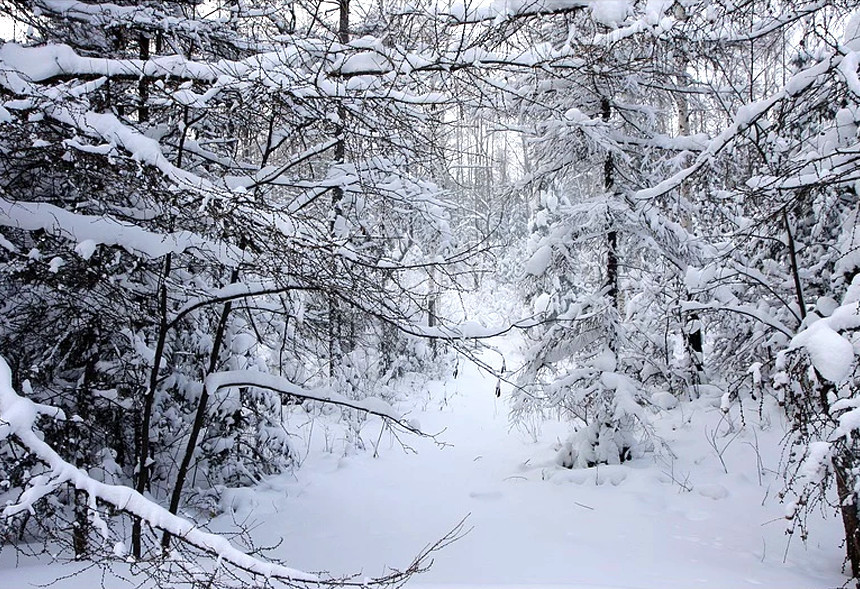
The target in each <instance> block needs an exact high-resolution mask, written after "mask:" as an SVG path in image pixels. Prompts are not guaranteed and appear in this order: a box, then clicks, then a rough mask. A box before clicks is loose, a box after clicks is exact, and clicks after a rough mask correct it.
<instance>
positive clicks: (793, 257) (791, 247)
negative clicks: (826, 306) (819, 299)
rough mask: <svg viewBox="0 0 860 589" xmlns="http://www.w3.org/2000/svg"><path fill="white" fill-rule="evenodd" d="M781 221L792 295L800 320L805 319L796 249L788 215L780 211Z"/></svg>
mask: <svg viewBox="0 0 860 589" xmlns="http://www.w3.org/2000/svg"><path fill="white" fill-rule="evenodd" d="M782 221H783V223H785V233H786V236H787V237H788V257H789V260H790V261H791V277H792V278H793V279H794V294H795V297H796V298H797V309H798V311H799V312H800V320H801V321H803V320H804V319H806V303H805V302H804V300H803V286H802V285H801V284H800V269H799V268H798V266H797V249H796V247H795V243H794V236H793V235H792V234H791V224H790V223H789V222H788V213H787V212H785V211H782Z"/></svg>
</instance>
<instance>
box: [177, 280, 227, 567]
mask: <svg viewBox="0 0 860 589" xmlns="http://www.w3.org/2000/svg"><path fill="white" fill-rule="evenodd" d="M238 280H239V269H238V268H236V269H234V270H233V272H232V274H231V275H230V284H235V283H236V282H237V281H238ZM232 309H233V301H227V302H226V303H224V307H223V308H222V309H221V317H220V318H219V319H218V326H217V327H216V329H215V338H214V340H213V342H212V353H211V354H210V355H209V366H208V368H207V370H206V374H205V376H209V375H210V374H212V373H213V372H215V370H216V369H217V368H218V357H219V356H220V355H221V346H222V345H223V343H224V331H225V330H226V328H227V320H228V319H229V317H230V311H231V310H232ZM203 380H204V383H205V382H206V379H205V377H204V379H203ZM208 404H209V391H207V390H206V386H205V384H204V387H203V390H202V391H201V392H200V399H199V400H198V402H197V412H196V413H195V415H194V423H193V424H192V425H191V433H190V434H189V435H188V443H187V444H186V446H185V453H184V454H183V456H182V462H181V463H180V464H179V470H177V471H176V482H175V483H174V485H173V493H172V494H171V496H170V506H169V507H168V509H169V511H170V513H173V514H176V512H178V511H179V502H180V500H181V499H182V488H183V487H184V486H185V479H186V478H187V477H188V470H189V469H190V467H191V461H192V460H193V458H194V453H195V451H196V450H197V441H198V439H199V438H200V432H201V431H202V430H203V423H204V422H205V420H206V408H207V405H208ZM170 538H171V534H170V532H166V531H165V532H164V535H163V536H162V537H161V549H162V551H163V552H165V553H166V552H167V551H168V550H169V548H170Z"/></svg>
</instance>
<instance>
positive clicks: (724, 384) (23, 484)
mask: <svg viewBox="0 0 860 589" xmlns="http://www.w3.org/2000/svg"><path fill="white" fill-rule="evenodd" d="M0 33H2V39H3V40H2V42H0V501H2V503H3V505H4V507H3V511H2V525H0V546H2V547H3V548H4V549H8V550H20V551H23V552H25V553H39V554H41V553H42V551H44V553H45V554H46V555H48V554H52V555H55V556H56V555H58V554H62V555H66V556H67V557H68V556H69V555H71V556H72V557H73V558H74V559H76V560H81V561H95V562H100V563H105V564H110V563H112V562H113V563H125V565H126V566H127V565H128V564H129V563H132V564H136V565H138V568H137V569H135V571H136V572H135V573H134V574H138V573H141V574H144V575H148V576H149V577H153V578H156V579H158V581H157V582H158V583H161V586H168V585H167V583H175V584H177V585H182V584H183V583H184V584H185V586H201V587H202V586H232V585H231V584H240V585H242V584H244V586H256V585H253V584H254V583H256V584H259V585H261V586H266V585H267V584H272V585H276V586H277V585H278V584H281V585H288V586H310V585H319V584H330V585H336V584H350V583H351V584H356V585H362V586H365V585H368V586H369V585H377V586H381V585H398V584H400V583H402V582H404V581H406V580H407V579H408V578H409V577H410V576H411V575H413V574H414V573H416V572H419V571H420V570H422V569H424V568H425V567H426V566H427V565H428V564H429V562H430V558H431V557H432V555H433V554H434V553H435V552H436V551H437V550H438V549H440V548H442V547H444V546H446V545H447V544H448V543H449V542H451V541H453V540H454V539H456V538H457V537H458V535H459V534H460V532H461V531H462V530H461V529H460V528H455V529H454V530H453V531H452V532H451V533H450V534H449V535H440V536H439V538H440V539H439V541H438V543H436V544H431V545H430V547H429V548H427V549H426V550H425V551H423V552H419V553H418V556H417V557H416V559H415V561H414V562H413V563H412V564H411V565H409V566H407V567H405V568H402V569H398V570H392V571H389V572H387V573H385V574H383V575H382V576H380V577H378V578H373V579H367V580H361V581H359V580H356V579H352V580H346V581H344V580H343V579H341V578H338V577H318V576H314V575H310V574H308V573H304V572H301V571H299V570H296V569H293V568H289V567H287V566H285V565H282V564H279V563H277V562H275V561H273V560H270V559H267V558H266V557H265V556H264V555H263V554H262V553H261V552H260V550H258V549H257V548H256V547H255V546H254V545H253V544H252V543H251V536H249V535H247V534H244V533H243V534H240V535H238V536H236V537H234V538H232V539H229V540H228V538H227V537H225V536H223V535H218V534H215V533H211V532H209V531H204V529H205V524H206V522H207V521H209V520H210V519H211V518H212V517H214V516H216V515H218V514H221V513H223V512H224V501H223V499H224V496H225V493H228V492H230V490H233V489H237V488H245V487H254V486H258V485H261V484H263V483H264V482H265V481H266V480H268V477H271V476H273V475H278V474H281V473H285V472H293V471H295V472H294V475H295V476H296V477H297V478H298V479H301V478H302V471H301V469H299V468H298V466H299V464H300V463H301V455H302V452H303V451H304V448H303V447H302V445H301V443H299V440H298V438H297V437H296V435H295V431H293V430H292V429H291V425H290V423H291V421H290V420H291V419H294V418H295V415H296V414H297V413H301V415H303V416H306V417H307V419H308V420H310V421H313V420H317V419H319V420H323V421H326V420H328V421H332V420H333V421H337V422H339V423H341V424H343V428H344V429H343V431H344V434H343V435H344V436H345V437H346V438H347V442H348V445H351V446H352V447H353V448H355V449H358V450H360V451H367V452H370V451H371V450H372V451H373V452H374V454H376V453H377V452H378V448H377V447H374V448H368V447H367V442H366V440H365V439H364V438H362V436H361V431H362V428H363V427H364V425H365V424H366V423H367V422H368V420H379V421H380V422H381V423H383V424H385V428H386V429H385V430H382V429H380V431H379V438H380V439H381V438H382V435H383V431H388V433H389V435H391V436H393V437H394V439H397V440H399V441H400V443H401V444H402V445H403V446H404V447H407V448H408V447H409V445H410V444H411V443H412V442H410V440H414V439H422V438H425V437H431V438H433V439H434V440H436V442H437V443H440V444H444V443H445V442H444V436H441V437H438V436H436V434H435V432H433V431H427V430H425V429H422V427H421V424H420V423H418V421H417V420H415V419H412V418H410V417H409V416H408V415H406V412H405V411H403V410H402V406H403V403H404V401H406V400H408V399H409V398H410V396H412V397H414V396H415V395H418V393H417V392H416V391H421V390H424V389H426V388H428V386H429V385H428V383H429V382H430V381H433V380H434V379H440V378H443V377H446V378H447V377H448V376H449V375H451V374H453V376H454V377H456V376H457V374H458V371H460V370H461V369H462V368H463V367H464V366H466V365H468V363H470V362H475V363H477V364H478V365H479V366H480V367H481V368H482V369H485V370H486V371H487V372H489V373H491V374H492V375H493V377H492V378H493V380H495V381H496V382H497V385H496V389H495V394H496V396H499V395H501V394H502V392H504V394H505V398H506V399H507V400H509V401H510V403H509V408H510V418H511V420H512V423H515V424H520V425H522V424H526V427H529V425H528V424H536V423H540V422H541V421H543V420H545V419H549V418H552V419H560V420H562V421H563V422H564V423H565V424H566V431H567V435H566V436H565V438H564V439H560V440H559V442H558V444H557V445H556V446H557V447H556V448H555V449H556V452H557V454H556V462H557V464H556V467H557V468H559V469H572V470H588V469H598V468H600V467H601V466H610V467H611V466H614V465H620V464H627V463H637V461H639V463H643V461H644V462H647V461H648V460H651V461H652V462H653V461H654V460H657V458H655V457H663V458H661V459H664V458H665V457H667V456H674V450H673V449H672V447H671V444H667V443H666V442H665V441H664V440H663V438H662V437H661V435H659V434H658V432H657V424H656V421H655V420H656V419H657V416H659V415H662V412H668V411H673V410H676V409H677V410H679V411H682V410H683V408H684V407H685V406H690V404H691V403H697V402H704V403H705V405H707V406H708V407H710V408H711V409H712V410H713V411H714V412H716V414H718V415H721V416H723V417H722V418H724V419H725V422H726V423H730V424H731V425H730V427H728V428H727V429H726V431H725V432H724V434H725V435H726V436H728V435H735V434H736V432H738V431H739V430H744V429H745V428H752V427H754V426H753V425H752V421H753V418H754V417H755V418H756V419H755V421H756V423H757V425H756V426H755V427H761V426H762V425H761V424H762V423H764V422H768V421H769V420H771V419H772V420H774V421H777V420H778V421H779V423H781V424H782V425H783V426H784V431H781V432H780V433H779V435H777V436H776V437H773V436H771V437H770V438H768V439H773V445H774V448H773V449H772V450H773V451H775V452H777V453H781V454H780V459H779V467H778V478H779V479H780V484H779V489H775V491H774V492H775V493H776V492H778V493H779V498H780V499H781V500H782V501H783V502H784V504H785V508H784V509H785V514H786V525H787V527H788V529H789V531H790V532H792V533H794V532H795V531H797V532H798V534H799V535H800V536H802V537H803V538H804V540H805V539H807V537H808V534H809V531H808V530H807V522H808V521H809V518H813V519H814V518H819V517H820V514H822V513H823V514H825V515H827V516H832V515H833V514H836V515H837V517H838V518H839V522H840V524H839V525H840V526H841V528H842V531H843V532H844V533H843V536H844V545H843V548H844V551H845V555H846V559H845V569H844V570H845V574H846V575H847V576H846V578H850V579H852V580H853V581H852V582H857V583H860V515H858V494H860V446H858V433H860V432H858V430H860V389H858V387H860V365H858V362H857V356H858V355H860V331H858V330H860V277H858V276H860V233H858V225H860V220H858V214H860V201H858V194H859V193H860V137H858V124H860V72H858V67H860V8H858V6H857V3H856V2H852V1H850V0H813V1H808V2H805V1H794V2H788V1H783V0H645V1H642V0H533V1H529V0H508V1H501V0H494V1H486V2H466V3H463V2H459V1H457V2H446V1H445V0H443V1H441V2H425V1H424V0H419V1H418V2H402V1H400V0H393V1H388V2H386V1H384V0H379V1H378V2H376V3H373V2H361V3H360V2H357V1H356V0H353V1H352V3H350V0H338V1H336V2H331V1H322V0H320V1H315V0H254V1H251V2H246V1H239V2H229V1H221V0H211V1H210V0H207V1H205V2H197V1H195V0H188V1H144V2H124V1H123V0H118V1H117V2H116V3H99V2H95V1H89V0H88V1H78V0H0ZM503 336H506V337H508V338H509V339H508V340H507V341H508V342H509V343H508V344H504V345H502V344H499V342H500V341H502V339H503ZM511 341H513V342H515V344H510V342H511ZM499 349H502V350H503V352H505V353H501V355H503V356H506V357H505V358H504V359H503V360H501V364H498V361H497V360H494V361H492V362H491V361H490V360H488V358H490V357H495V356H500V353H499V352H498V350H499ZM493 350H496V351H493ZM494 362H495V363H494ZM765 416H767V419H765ZM722 418H721V419H722ZM748 421H749V422H750V423H748ZM374 423H375V421H374ZM715 431H716V430H715ZM732 439H734V438H732ZM712 442H713V444H712V445H713V448H714V450H715V451H716V452H717V454H718V455H719V458H720V460H722V459H723V454H722V453H721V452H720V451H719V450H720V446H719V444H720V442H719V440H717V438H716V434H714V437H713V438H712ZM378 443H379V442H378V440H377V442H376V444H377V445H378ZM756 444H758V438H756ZM727 445H728V444H726V446H727ZM723 450H725V447H723ZM757 452H758V450H757ZM723 468H726V466H725V463H724V464H723ZM761 472H762V469H761V468H760V469H759V480H761ZM726 473H728V469H726ZM673 480H674V479H673ZM676 482H677V481H676ZM681 486H682V488H683V484H681ZM780 489H781V490H780ZM688 490H689V489H688ZM239 528H240V529H241V528H242V526H239ZM244 531H246V532H247V531H248V530H244ZM833 549H834V550H839V547H838V546H834V547H833ZM213 561H214V562H216V563H217V566H218V567H220V570H221V571H222V572H223V575H221V576H218V577H217V578H216V577H213V576H206V575H203V574H202V573H201V572H200V571H201V568H203V569H205V568H206V567H205V565H204V564H203V563H205V562H210V563H211V562H213ZM201 575H202V576H201ZM203 578H205V579H207V580H206V581H205V582H208V583H212V585H205V584H204V581H202V580H201V579H203ZM858 586H860V585H858Z"/></svg>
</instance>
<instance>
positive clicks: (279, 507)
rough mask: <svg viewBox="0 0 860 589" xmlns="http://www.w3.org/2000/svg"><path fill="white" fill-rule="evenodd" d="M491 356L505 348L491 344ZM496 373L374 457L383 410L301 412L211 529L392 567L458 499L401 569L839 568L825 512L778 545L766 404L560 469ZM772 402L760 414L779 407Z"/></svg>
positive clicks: (548, 442)
mask: <svg viewBox="0 0 860 589" xmlns="http://www.w3.org/2000/svg"><path fill="white" fill-rule="evenodd" d="M486 360H487V361H491V362H496V363H498V362H499V360H498V356H497V355H495V354H488V355H487V356H486ZM495 385H496V380H495V377H493V376H491V375H487V374H482V373H481V371H480V370H479V369H478V368H477V367H476V366H474V365H462V364H461V369H460V371H459V376H458V378H456V379H453V378H450V379H448V380H447V381H445V382H436V383H431V385H430V387H429V391H428V390H425V389H424V388H423V387H421V388H419V387H416V388H415V390H411V391H404V393H403V396H404V398H405V399H406V400H404V401H403V402H402V403H400V406H399V407H398V409H399V410H400V411H401V412H403V413H405V414H406V417H407V418H410V419H417V420H418V422H420V424H421V427H422V429H423V430H424V431H427V432H438V433H437V436H436V441H435V442H434V441H433V440H430V439H421V438H416V437H414V436H410V435H408V434H405V435H401V436H400V439H401V440H402V441H403V442H404V443H405V444H407V445H408V446H410V447H411V448H412V449H414V450H415V452H412V451H406V450H404V448H403V447H402V446H401V444H400V443H399V442H398V441H397V440H396V439H395V438H394V437H393V436H391V435H390V434H388V433H384V434H383V436H382V438H381V442H380V444H379V447H378V456H376V457H375V456H374V448H373V445H374V444H375V443H376V441H377V439H378V437H379V432H380V422H379V421H378V418H371V419H369V420H367V422H365V424H364V426H363V428H362V430H361V438H362V440H364V443H365V449H356V447H355V442H354V440H349V439H348V438H349V436H347V435H346V434H345V430H344V428H343V427H342V426H341V425H338V424H335V423H326V421H325V420H324V419H317V420H315V421H314V422H311V421H310V420H309V419H307V418H306V416H302V415H294V416H293V418H292V422H293V423H292V427H293V428H294V431H297V432H299V435H300V437H301V439H302V440H303V442H302V443H308V444H309V446H308V450H307V453H306V456H305V457H304V461H303V464H302V466H301V468H300V469H298V470H297V471H296V472H295V473H293V474H291V475H282V476H279V477H275V478H273V479H271V480H269V481H268V482H267V484H266V485H264V486H263V487H261V488H258V489H255V490H253V491H250V490H236V491H233V492H231V493H229V494H228V496H227V497H226V498H225V504H229V505H230V506H231V507H232V513H228V514H226V515H224V516H222V517H221V518H219V519H218V520H217V521H216V522H215V523H214V525H213V527H214V528H215V529H222V530H227V529H229V528H230V526H231V525H232V524H231V522H232V521H234V519H235V520H237V521H244V522H245V523H246V524H248V525H251V526H253V527H254V532H253V535H254V537H255V539H256V540H257V542H258V543H259V544H262V545H265V544H269V543H274V542H275V541H277V540H278V539H280V538H282V539H283V543H282V544H281V545H280V546H279V548H278V549H277V550H276V551H275V552H274V554H275V555H276V556H278V557H281V558H283V559H284V560H285V561H286V563H287V564H289V565H290V566H292V567H296V568H299V569H302V570H306V571H329V572H331V573H333V574H347V573H356V572H359V571H362V572H363V574H366V575H373V576H375V575H378V574H381V573H383V572H384V565H390V566H393V567H404V566H406V565H407V564H408V563H409V561H410V560H411V558H412V557H413V556H414V555H415V554H416V553H417V552H418V551H419V550H420V549H421V548H422V547H423V546H425V545H426V544H428V543H431V542H433V541H434V540H436V539H438V538H439V537H441V536H442V535H444V534H445V533H446V532H447V531H448V530H449V529H450V528H452V527H453V526H454V525H456V524H457V522H458V521H460V520H461V519H462V518H463V517H465V516H467V515H468V521H467V526H468V527H469V528H471V531H470V532H469V533H468V534H467V535H466V536H465V537H463V538H462V539H460V540H459V541H457V542H456V543H454V544H453V545H451V546H449V547H448V548H446V549H445V550H444V551H442V552H440V553H438V554H437V556H436V561H435V564H434V566H433V567H432V568H431V570H430V571H429V572H428V573H426V574H424V575H421V576H419V577H415V578H414V579H413V580H412V581H411V582H410V583H409V587H412V588H414V589H430V588H436V587H446V588H449V589H453V588H455V587H461V588H465V587H475V586H481V587H489V586H504V587H505V588H507V589H513V588H514V587H533V586H535V585H541V586H543V587H549V586H558V587H567V588H570V589H588V588H598V587H599V588H603V589H606V588H616V589H620V588H625V589H627V588H631V589H634V588H635V589H672V588H679V589H681V588H683V589H691V588H713V589H732V588H743V587H766V588H779V589H791V588H797V589H817V588H825V587H838V586H840V585H842V584H843V583H844V582H845V577H844V576H842V575H841V574H840V567H841V564H842V552H841V549H840V546H839V522H838V521H837V520H836V519H835V518H833V517H830V518H828V519H826V520H822V521H820V522H817V523H816V525H814V526H813V534H812V536H811V537H810V540H809V541H808V543H807V545H806V546H804V544H803V543H802V542H801V540H800V538H799V537H794V538H792V539H791V543H790V545H789V546H788V549H787V542H788V539H789V537H788V536H787V535H786V534H785V528H786V520H785V519H784V518H783V517H782V516H783V514H784V511H785V509H784V506H782V505H780V504H779V502H778V500H777V493H778V491H779V489H780V480H779V478H778V477H776V475H775V472H774V471H776V469H777V468H778V459H779V447H778V442H779V439H780V438H781V437H782V435H783V427H782V424H780V423H779V422H778V421H776V420H775V418H773V417H771V418H770V419H771V422H770V423H769V424H766V427H765V428H764V429H760V428H759V427H753V424H754V423H755V424H758V422H759V417H758V415H757V411H756V408H757V406H756V405H755V404H754V403H750V404H749V405H748V406H747V408H746V411H745V418H746V422H747V424H748V426H747V427H746V428H743V429H741V428H739V426H740V419H739V416H738V414H737V407H735V409H734V410H733V412H732V413H731V414H730V416H729V417H728V419H727V418H726V417H724V416H723V414H722V413H721V412H720V409H719V404H720V399H719V396H716V397H713V398H708V397H706V398H702V399H698V400H696V401H694V402H692V403H688V402H685V403H681V404H680V405H679V406H678V407H676V408H674V409H672V410H671V411H661V412H660V413H655V423H656V426H655V431H656V433H657V434H658V436H659V438H660V439H661V440H662V441H663V442H665V444H666V446H665V447H663V448H662V450H660V451H658V452H656V453H654V454H652V455H649V456H647V457H645V458H643V459H639V460H637V461H636V462H634V463H632V464H629V465H620V466H612V467H608V466H604V467H599V468H596V469H587V470H566V469H564V468H562V467H560V466H558V465H557V463H556V461H555V448H557V447H558V445H559V443H560V442H562V441H563V440H564V439H565V437H566V435H567V431H568V429H567V426H565V425H564V424H562V423H559V422H557V421H554V420H549V421H547V422H546V423H544V424H542V425H539V424H538V422H537V420H535V421H534V422H533V423H532V424H531V425H530V426H524V425H519V426H515V427H512V426H511V425H510V423H509V420H508V414H507V405H506V392H507V391H506V389H505V388H503V395H502V397H501V398H496V396H495V394H494V392H495ZM765 409H766V410H765V417H767V415H768V414H769V413H770V414H772V415H776V414H777V412H776V411H768V410H767V407H766V408H765ZM654 411H655V412H656V411H658V409H656V408H655V409H654ZM766 421H767V420H766ZM730 422H733V423H734V428H735V429H734V431H732V427H731V426H730ZM300 445H301V444H300ZM658 446H661V444H660V443H659V441H658ZM757 448H758V452H757V450H756V449H757ZM673 454H674V458H672V457H671V456H672V455H673ZM759 459H760V461H761V465H760V467H759ZM726 471H727V472H726ZM0 562H2V564H0V566H2V567H3V569H2V570H0V578H2V579H3V582H2V585H3V587H8V588H12V589H16V588H18V587H25V586H32V584H33V583H42V582H45V581H48V580H50V579H51V578H52V576H58V575H61V574H66V573H67V572H68V571H69V566H65V567H63V566H59V565H50V566H45V565H39V566H26V563H25V562H22V563H20V566H19V567H18V568H12V567H14V559H13V557H12V555H11V554H10V551H8V550H7V551H5V554H0ZM94 575H95V572H91V573H88V574H86V575H83V576H79V577H74V578H72V579H69V580H66V581H64V582H62V583H60V584H58V585H57V586H58V587H64V588H79V587H87V588H89V587H92V586H94V585H93V583H94V582H95V583H98V581H97V580H96V579H95V578H93V576H94ZM107 586H108V587H111V588H114V587H116V588H119V587H121V586H125V585H123V584H121V583H120V582H119V581H118V580H111V582H110V583H109V584H108V585H107Z"/></svg>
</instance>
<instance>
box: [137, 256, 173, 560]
mask: <svg viewBox="0 0 860 589" xmlns="http://www.w3.org/2000/svg"><path fill="white" fill-rule="evenodd" d="M172 260H173V258H172V255H171V254H167V255H166V256H165V258H164V273H163V275H162V277H161V287H160V289H159V291H160V292H159V297H158V298H159V300H158V312H159V324H158V339H157V341H156V343H155V353H154V354H153V359H152V370H151V371H150V373H149V387H148V388H147V390H146V394H145V395H144V397H143V408H142V409H143V419H142V422H141V424H140V432H138V436H137V438H138V452H137V484H136V485H135V491H137V492H138V493H141V494H143V493H145V492H146V490H147V488H148V487H149V455H150V452H149V430H150V427H151V423H152V406H153V403H154V402H155V391H156V389H157V388H158V371H159V368H160V367H161V359H162V357H163V356H164V345H165V342H166V341H167V330H168V326H167V280H168V278H169V277H170V270H171V264H172ZM142 531H143V530H142V524H141V520H140V518H135V520H134V523H133V524H132V529H131V554H132V556H133V557H134V558H138V559H139V558H140V557H141V554H142V541H141V535H142Z"/></svg>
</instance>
